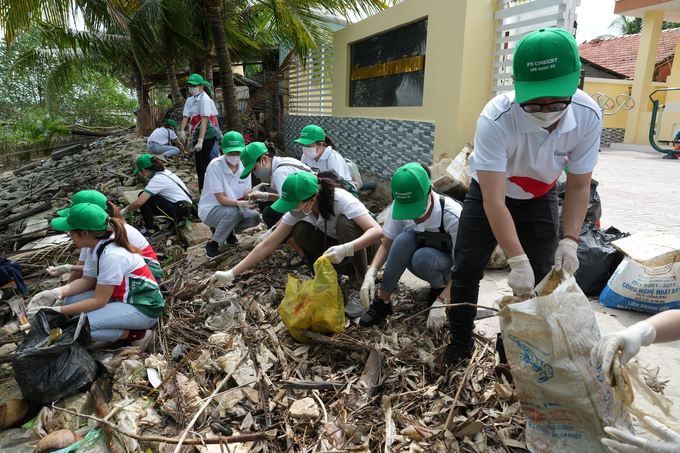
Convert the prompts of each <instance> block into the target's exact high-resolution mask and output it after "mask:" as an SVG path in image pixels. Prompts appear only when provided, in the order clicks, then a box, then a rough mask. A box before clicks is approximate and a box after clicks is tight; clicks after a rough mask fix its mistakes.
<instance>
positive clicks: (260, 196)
mask: <svg viewBox="0 0 680 453" xmlns="http://www.w3.org/2000/svg"><path fill="white" fill-rule="evenodd" d="M248 199H249V200H251V201H252V200H257V201H268V200H269V193H268V192H257V191H255V190H253V191H252V192H250V193H249V194H248Z"/></svg>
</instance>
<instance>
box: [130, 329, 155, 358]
mask: <svg viewBox="0 0 680 453" xmlns="http://www.w3.org/2000/svg"><path fill="white" fill-rule="evenodd" d="M153 340H154V333H153V330H151V329H146V333H145V334H144V338H142V339H141V340H134V341H132V342H131V343H132V344H131V345H130V346H132V347H137V348H139V352H140V353H142V352H145V351H146V350H147V349H149V346H151V345H152V344H153Z"/></svg>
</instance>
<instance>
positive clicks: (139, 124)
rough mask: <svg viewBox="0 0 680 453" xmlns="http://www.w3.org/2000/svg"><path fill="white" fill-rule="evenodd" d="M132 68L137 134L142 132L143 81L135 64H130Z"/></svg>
mask: <svg viewBox="0 0 680 453" xmlns="http://www.w3.org/2000/svg"><path fill="white" fill-rule="evenodd" d="M130 66H131V68H132V77H133V79H134V81H135V91H137V133H138V134H139V133H140V131H143V130H144V126H145V124H144V111H143V109H144V80H143V79H142V71H140V70H139V66H137V63H136V62H134V61H133V62H132V63H130Z"/></svg>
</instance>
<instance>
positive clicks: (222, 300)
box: [201, 287, 246, 332]
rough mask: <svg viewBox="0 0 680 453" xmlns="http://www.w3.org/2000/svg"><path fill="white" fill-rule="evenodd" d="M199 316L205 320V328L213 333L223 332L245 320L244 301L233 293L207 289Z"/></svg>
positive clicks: (202, 296)
mask: <svg viewBox="0 0 680 453" xmlns="http://www.w3.org/2000/svg"><path fill="white" fill-rule="evenodd" d="M201 299H203V305H201V314H202V315H203V317H204V318H205V327H206V328H208V329H209V330H212V331H213V332H225V331H227V330H229V329H231V328H232V327H234V326H235V325H237V324H240V323H241V322H242V321H243V319H244V318H245V315H246V312H245V310H244V307H245V306H246V301H245V300H243V299H242V298H240V297H239V296H237V295H236V294H235V293H233V292H227V291H222V290H221V289H219V288H214V287H213V288H208V289H207V290H206V291H205V292H203V294H201Z"/></svg>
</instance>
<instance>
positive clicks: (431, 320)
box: [427, 300, 446, 332]
mask: <svg viewBox="0 0 680 453" xmlns="http://www.w3.org/2000/svg"><path fill="white" fill-rule="evenodd" d="M441 305H444V304H443V303H441V302H439V301H438V300H435V301H434V303H433V304H432V307H438V308H431V309H430V314H429V315H428V316H427V328H428V329H430V330H431V331H432V332H437V331H438V330H439V329H441V328H442V327H444V323H446V308H440V307H441Z"/></svg>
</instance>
